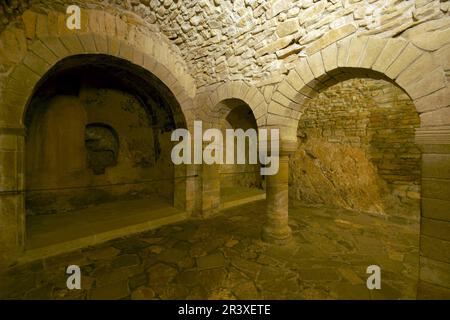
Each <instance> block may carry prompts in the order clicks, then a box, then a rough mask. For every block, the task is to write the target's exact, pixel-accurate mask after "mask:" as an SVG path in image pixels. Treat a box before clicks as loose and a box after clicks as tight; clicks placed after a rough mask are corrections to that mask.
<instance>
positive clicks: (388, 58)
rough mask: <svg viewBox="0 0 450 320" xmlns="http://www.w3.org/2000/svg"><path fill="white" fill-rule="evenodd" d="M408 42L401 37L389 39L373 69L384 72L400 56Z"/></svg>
mask: <svg viewBox="0 0 450 320" xmlns="http://www.w3.org/2000/svg"><path fill="white" fill-rule="evenodd" d="M406 45H407V42H406V41H404V40H399V39H389V40H388V42H387V43H386V46H385V47H384V49H383V51H381V54H380V55H379V56H378V59H377V60H376V61H375V63H374V64H373V66H372V69H373V70H375V71H379V72H381V73H384V72H385V71H386V69H387V68H388V67H389V66H390V65H391V63H392V62H393V61H394V60H395V59H396V58H397V57H398V55H399V54H400V52H402V50H403V49H404V48H405V47H406Z"/></svg>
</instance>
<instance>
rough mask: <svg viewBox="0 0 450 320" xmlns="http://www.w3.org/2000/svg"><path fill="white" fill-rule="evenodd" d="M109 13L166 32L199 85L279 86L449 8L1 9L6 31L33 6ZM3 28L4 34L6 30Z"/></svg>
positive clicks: (358, 0) (300, 4)
mask: <svg viewBox="0 0 450 320" xmlns="http://www.w3.org/2000/svg"><path fill="white" fill-rule="evenodd" d="M69 4H78V5H80V7H89V8H95V9H103V10H105V11H107V12H112V13H117V14H120V15H121V16H122V17H123V18H124V19H125V20H126V21H136V22H138V23H143V24H145V25H147V26H148V27H150V28H151V29H152V30H154V31H157V32H159V31H160V32H161V33H163V34H164V35H165V36H166V37H167V38H168V39H170V40H171V42H172V43H173V44H174V45H176V46H177V47H178V48H179V52H181V55H182V56H183V57H184V59H185V61H186V62H187V63H188V68H189V70H190V72H191V74H192V75H193V76H194V78H195V79H196V82H197V87H201V86H203V85H207V84H212V83H217V82H222V81H225V80H246V81H249V82H254V83H257V84H258V85H259V86H263V85H270V84H275V83H278V82H280V81H281V79H282V77H283V75H284V74H287V72H288V70H290V69H292V68H293V67H294V66H293V63H294V62H295V61H296V59H298V58H299V57H303V56H306V55H312V54H313V53H315V52H317V51H318V50H319V49H321V48H323V47H325V46H327V45H329V44H331V43H333V42H335V41H337V40H339V39H343V38H345V37H348V36H350V35H376V36H377V37H393V36H404V37H405V38H414V37H415V35H414V33H415V32H414V31H412V32H409V33H408V32H405V31H406V30H408V29H410V28H413V27H415V26H417V25H420V24H422V23H424V22H427V21H430V20H434V22H433V27H431V29H433V28H434V29H438V28H445V27H447V28H448V26H449V25H450V23H449V21H448V19H447V20H441V22H438V23H436V20H438V21H439V19H442V18H445V17H448V15H449V3H448V2H447V1H440V0H417V1H398V0H388V1H381V0H379V1H377V0H271V1H265V0H234V1H222V0H201V1H196V0H195V1H194V0H189V1H181V0H178V1H174V0H132V1H117V0H107V1H100V0H94V1H90V2H89V5H87V4H86V2H85V1H80V0H77V1H74V0H62V1H58V2H51V3H50V1H45V0H26V1H12V2H11V4H10V5H3V7H2V6H0V16H1V15H2V13H3V19H2V23H3V26H5V25H7V24H8V23H11V21H17V22H19V21H20V19H18V15H20V14H21V13H23V12H24V10H25V9H26V8H29V7H33V8H40V10H42V9H41V8H44V10H45V9H47V8H51V9H53V10H58V11H61V12H64V9H65V5H69ZM0 31H1V29H0Z"/></svg>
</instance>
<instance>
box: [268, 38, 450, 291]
mask: <svg viewBox="0 0 450 320" xmlns="http://www.w3.org/2000/svg"><path fill="white" fill-rule="evenodd" d="M442 48H443V50H444V52H446V51H445V50H448V46H447V47H445V48H446V49H445V48H444V47H442ZM434 49H436V48H434ZM310 53H311V54H310V55H309V56H308V57H307V58H305V59H302V60H300V61H298V62H297V63H296V64H295V68H294V69H292V70H291V71H290V72H289V74H288V75H287V77H286V78H285V79H284V80H283V81H282V82H281V83H280V84H279V85H278V86H277V88H276V91H275V92H274V94H273V95H272V99H271V102H270V103H269V106H268V114H267V123H268V124H270V125H274V126H280V127H281V128H283V129H285V130H284V131H283V130H282V131H281V133H282V135H283V133H284V137H283V139H285V140H289V141H294V140H295V139H296V132H297V126H298V120H299V119H300V117H301V112H302V106H304V104H305V102H306V101H308V100H309V99H311V98H312V97H313V96H314V95H315V94H316V93H317V92H318V91H320V90H321V89H323V88H326V87H328V86H330V85H333V84H335V83H337V82H339V81H342V80H347V79H349V78H354V77H366V78H375V79H377V78H381V79H385V80H388V81H390V82H391V83H393V84H395V85H396V86H398V87H400V88H401V89H402V90H403V91H404V92H405V93H406V94H407V95H408V96H409V97H410V98H411V100H412V101H413V103H414V105H415V107H416V110H417V112H418V114H419V117H420V127H419V128H418V129H416V134H415V138H416V143H417V144H418V145H419V147H420V149H421V150H422V174H421V175H422V177H421V216H420V220H421V221H420V223H421V229H420V230H421V231H420V277H419V279H420V282H419V286H418V296H419V297H420V296H422V295H425V296H426V295H427V294H428V293H429V292H430V290H431V291H433V290H437V292H439V290H440V289H436V288H439V286H441V287H442V286H443V287H445V288H449V287H450V283H449V281H448V278H447V276H446V274H447V275H448V270H449V263H448V260H445V259H442V258H440V256H439V254H437V252H444V251H446V250H448V249H447V248H448V242H443V241H442V240H440V238H439V231H438V230H437V229H434V228H433V227H432V226H433V225H435V224H436V223H439V222H438V221H446V222H445V223H448V219H449V218H448V215H445V216H444V215H443V212H444V211H446V212H448V208H450V202H449V201H448V199H449V197H450V173H449V172H450V156H449V153H450V151H449V150H450V149H449V145H450V104H449V103H450V88H449V86H448V83H447V81H448V80H447V79H448V75H446V71H447V70H448V62H447V61H446V60H445V61H443V60H442V59H438V58H437V57H438V56H435V55H434V53H433V52H431V50H429V51H426V50H422V49H420V48H418V47H417V46H416V45H415V44H414V43H412V42H408V41H406V40H403V39H399V38H390V39H380V38H375V37H367V36H363V37H353V38H347V39H343V40H341V41H338V42H335V43H332V44H330V45H328V46H327V47H325V48H323V49H321V50H317V51H315V52H310ZM441 63H442V65H441ZM447 74H448V71H447ZM446 77H447V78H446ZM436 167H438V168H439V169H433V168H436ZM433 248H434V249H433ZM437 248H439V249H437ZM433 250H434V251H433Z"/></svg>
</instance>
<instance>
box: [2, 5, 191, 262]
mask: <svg viewBox="0 0 450 320" xmlns="http://www.w3.org/2000/svg"><path fill="white" fill-rule="evenodd" d="M81 16H82V23H81V29H80V30H74V31H71V30H68V29H67V28H66V26H65V19H66V16H65V15H64V14H63V13H59V12H55V11H51V12H49V13H48V14H46V15H45V14H40V13H36V12H33V11H30V10H27V11H26V12H25V13H24V14H23V16H22V19H23V21H24V29H25V31H23V30H22V29H18V28H16V26H12V25H10V26H8V29H7V30H6V31H4V32H10V33H11V34H14V37H15V40H16V41H17V43H21V44H24V46H21V47H20V48H21V50H20V51H19V52H16V54H12V55H9V56H8V57H12V58H13V59H9V60H8V61H7V64H8V68H10V69H9V70H10V72H9V74H8V76H7V77H6V78H5V80H4V81H3V83H2V81H0V92H1V94H0V106H1V108H0V135H1V138H2V139H1V142H0V149H1V150H6V151H7V153H8V157H9V159H8V163H5V166H3V168H2V169H3V171H4V172H8V174H7V176H5V179H2V181H4V183H3V188H2V191H6V192H9V193H8V194H7V195H3V196H2V197H0V207H1V212H0V219H1V220H2V223H1V224H2V225H3V224H5V227H6V229H4V232H2V233H3V238H2V239H3V241H2V242H3V243H4V246H3V247H2V249H1V250H0V267H2V266H4V265H6V264H9V263H11V262H13V261H15V259H17V258H18V257H19V256H20V255H21V253H22V251H23V248H24V243H25V207H24V197H23V192H22V190H23V189H24V180H25V179H24V176H25V174H24V163H23V162H24V140H25V139H24V134H25V130H24V117H25V113H26V108H27V106H28V104H29V102H30V100H31V98H32V96H33V94H34V91H35V89H36V87H37V86H38V85H39V83H40V80H41V79H43V78H45V75H46V74H47V73H48V72H49V71H50V70H51V69H52V68H53V67H54V66H55V65H56V64H57V63H58V62H60V61H63V60H64V59H66V58H69V57H74V56H83V55H104V56H105V55H106V56H111V57H113V58H117V59H122V60H126V61H127V62H129V63H131V64H134V65H136V66H139V67H141V68H142V69H144V70H146V71H148V72H150V73H151V74H153V75H154V76H155V77H157V78H158V79H159V80H160V81H161V82H162V83H163V84H164V85H165V86H166V87H167V88H168V89H169V90H170V92H171V93H172V94H173V96H174V98H175V100H176V101H177V102H178V104H179V106H180V108H181V114H179V116H182V117H183V118H184V120H185V121H183V122H185V123H188V122H189V121H190V120H191V119H192V118H193V111H192V110H193V109H194V108H193V98H194V96H195V94H196V85H195V81H194V79H193V78H192V77H191V76H190V75H189V73H188V72H187V67H186V64H185V62H184V61H183V59H182V58H181V56H180V55H179V54H178V53H177V52H176V50H174V49H173V48H172V47H171V46H170V44H169V42H168V40H165V39H163V38H162V36H161V35H158V34H155V33H152V32H150V31H148V30H147V29H146V27H145V26H144V25H132V24H130V23H126V22H125V21H123V20H122V19H121V18H120V17H119V16H113V15H111V14H109V13H106V12H103V11H99V10H84V9H83V10H82V13H81ZM0 36H1V35H0ZM27 39H28V40H29V41H28V42H27ZM4 49H5V48H4ZM6 49H11V50H14V47H13V46H11V47H10V48H9V47H6ZM188 169H189V168H188V167H187V166H185V165H183V166H176V167H175V177H178V176H179V177H184V176H187V172H188ZM192 179H195V178H186V179H177V180H176V181H175V191H174V198H175V199H174V205H175V206H176V207H180V208H182V209H184V210H186V211H188V212H190V211H192V210H193V205H194V194H193V192H194V190H193V189H192V188H188V187H187V185H188V184H189V183H191V180H192ZM8 216H10V217H14V218H13V219H9V220H8V221H4V219H5V218H4V217H8ZM3 222H4V223H3Z"/></svg>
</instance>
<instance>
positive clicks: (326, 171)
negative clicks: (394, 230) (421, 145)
mask: <svg viewBox="0 0 450 320" xmlns="http://www.w3.org/2000/svg"><path fill="white" fill-rule="evenodd" d="M418 125H419V117H418V115H417V112H416V111H415V107H414V105H413V104H412V102H411V100H410V99H409V97H408V96H407V95H406V94H405V93H404V92H403V91H402V90H401V89H399V88H398V87H396V86H394V85H393V84H391V83H389V82H386V81H384V80H370V79H353V80H347V81H344V82H341V83H339V84H337V85H334V86H332V87H330V88H327V89H325V90H324V91H322V92H321V93H320V94H319V95H318V96H316V97H315V98H313V99H312V100H311V101H309V103H308V104H306V105H305V107H304V109H303V114H302V116H301V118H300V122H299V128H298V140H299V148H298V150H297V152H296V153H295V155H294V156H293V158H292V159H291V187H290V195H291V197H292V198H293V199H296V200H299V201H301V202H302V203H305V204H309V205H317V204H320V205H328V206H334V207H342V208H346V209H351V210H356V211H363V212H371V213H378V214H389V215H397V216H399V215H401V216H405V217H409V218H412V219H414V220H418V219H419V217H420V211H419V210H420V209H419V208H420V205H419V199H420V161H421V156H420V150H419V149H418V147H417V146H416V145H415V143H414V130H415V128H416V127H418Z"/></svg>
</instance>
